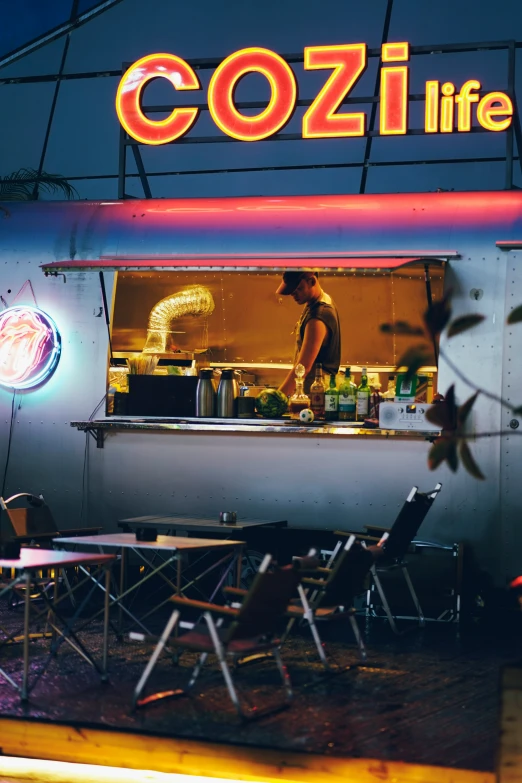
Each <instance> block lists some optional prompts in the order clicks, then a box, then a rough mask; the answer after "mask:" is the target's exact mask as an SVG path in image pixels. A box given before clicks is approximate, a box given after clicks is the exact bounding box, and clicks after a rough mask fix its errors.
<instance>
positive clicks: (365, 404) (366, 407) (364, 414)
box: [357, 367, 370, 421]
mask: <svg viewBox="0 0 522 783" xmlns="http://www.w3.org/2000/svg"><path fill="white" fill-rule="evenodd" d="M369 412H370V387H369V386H368V375H367V369H366V367H363V368H362V373H361V382H360V384H359V386H358V387H357V421H363V419H366V418H368V415H369Z"/></svg>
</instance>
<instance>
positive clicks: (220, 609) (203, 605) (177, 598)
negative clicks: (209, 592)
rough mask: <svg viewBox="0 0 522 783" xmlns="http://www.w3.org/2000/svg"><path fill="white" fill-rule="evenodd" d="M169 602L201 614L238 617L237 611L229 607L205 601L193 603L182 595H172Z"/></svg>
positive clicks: (193, 601)
mask: <svg viewBox="0 0 522 783" xmlns="http://www.w3.org/2000/svg"><path fill="white" fill-rule="evenodd" d="M169 600H170V601H172V602H173V603H175V604H177V606H186V607H187V608H188V609H199V610H200V611H201V612H212V613H213V614H222V615H224V616H225V617H237V615H238V610H237V609H232V607H230V606H220V605H219V604H209V603H207V602H206V601H195V600H193V599H192V598H184V597H183V596H182V595H173V596H171V597H170V599H169Z"/></svg>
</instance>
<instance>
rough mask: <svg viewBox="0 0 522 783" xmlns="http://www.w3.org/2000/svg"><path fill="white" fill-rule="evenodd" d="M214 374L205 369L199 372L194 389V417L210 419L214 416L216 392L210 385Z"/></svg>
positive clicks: (210, 370)
mask: <svg viewBox="0 0 522 783" xmlns="http://www.w3.org/2000/svg"><path fill="white" fill-rule="evenodd" d="M213 374H214V372H213V370H212V369H211V368H207V367H205V368H204V369H202V370H200V371H199V380H198V385H197V387H196V416H198V417H199V418H211V417H212V416H215V414H216V392H215V391H214V384H213V383H212V376H213Z"/></svg>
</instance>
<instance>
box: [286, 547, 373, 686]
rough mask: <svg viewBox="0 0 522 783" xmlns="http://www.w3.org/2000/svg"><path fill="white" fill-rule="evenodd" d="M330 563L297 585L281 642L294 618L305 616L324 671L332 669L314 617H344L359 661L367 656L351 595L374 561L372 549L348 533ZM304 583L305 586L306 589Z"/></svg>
mask: <svg viewBox="0 0 522 783" xmlns="http://www.w3.org/2000/svg"><path fill="white" fill-rule="evenodd" d="M338 549H340V551H339V553H338V555H337V557H336V558H335V559H334V561H333V562H332V563H331V564H330V567H326V568H323V567H318V568H316V574H317V576H315V575H314V576H312V577H305V578H303V579H302V584H301V585H300V586H299V603H297V602H295V601H294V602H292V604H291V605H290V606H289V607H288V610H287V613H288V614H289V616H290V620H289V622H288V625H287V627H286V631H285V633H284V634H283V637H282V639H281V643H284V641H286V639H287V637H288V634H289V633H290V631H291V630H292V627H293V625H294V624H295V622H296V620H299V619H304V620H305V621H306V622H307V623H308V625H309V627H310V631H311V633H312V637H313V639H314V642H315V646H316V648H317V652H318V654H319V658H320V660H321V663H322V664H323V666H324V668H325V669H326V670H327V671H332V667H331V666H330V664H329V663H328V660H327V658H326V654H325V651H324V648H323V645H322V643H321V639H320V636H319V632H318V630H317V623H316V620H319V621H330V620H337V619H339V618H341V617H347V618H348V620H349V622H350V625H351V628H352V631H353V635H354V637H355V641H356V642H357V647H358V650H359V656H360V658H361V660H362V661H365V660H366V657H367V655H366V648H365V646H364V642H363V639H362V636H361V632H360V630H359V626H358V624H357V619H356V617H355V613H356V610H355V607H354V599H355V596H356V595H358V594H359V593H360V592H361V591H362V590H363V586H364V579H365V577H366V576H367V574H368V572H369V571H370V569H371V567H372V565H373V562H374V561H373V555H372V553H371V552H370V551H369V550H367V549H365V548H363V547H362V546H361V545H360V544H358V543H357V542H356V541H355V536H354V535H351V536H350V537H349V538H348V541H346V543H345V544H344V546H340V547H338ZM305 587H306V588H307V589H306V590H305Z"/></svg>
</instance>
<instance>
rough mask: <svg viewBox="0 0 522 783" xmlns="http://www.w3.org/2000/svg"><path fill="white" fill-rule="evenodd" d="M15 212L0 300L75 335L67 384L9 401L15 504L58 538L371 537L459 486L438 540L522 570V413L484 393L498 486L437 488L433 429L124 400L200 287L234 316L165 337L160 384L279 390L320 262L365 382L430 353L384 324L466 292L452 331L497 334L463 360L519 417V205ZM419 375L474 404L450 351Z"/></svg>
mask: <svg viewBox="0 0 522 783" xmlns="http://www.w3.org/2000/svg"><path fill="white" fill-rule="evenodd" d="M5 207H6V213H5V219H3V220H2V221H1V223H2V225H1V232H0V258H2V264H3V266H4V271H3V272H2V276H3V280H4V281H5V284H4V288H3V291H4V293H3V299H2V303H3V305H4V306H13V305H20V306H29V310H30V309H31V307H37V308H39V309H40V310H41V311H43V312H44V313H46V314H47V315H48V316H49V317H50V318H51V319H52V320H53V322H54V324H55V325H56V330H57V332H58V333H59V335H60V340H61V342H59V343H58V342H57V343H56V354H57V355H56V358H55V366H53V367H51V368H50V370H53V371H52V372H49V375H48V377H43V378H39V379H38V383H37V385H36V386H34V387H32V388H20V389H18V390H17V389H14V390H13V388H9V385H8V384H6V385H4V386H2V387H0V407H1V416H0V421H1V427H2V437H1V440H0V464H2V465H5V466H6V467H5V476H4V492H5V494H13V493H15V492H18V491H30V492H33V493H35V494H38V493H42V494H43V495H44V497H45V498H46V500H47V501H48V503H49V504H50V505H51V507H52V508H53V512H54V514H55V516H56V517H57V519H58V521H59V526H60V529H65V528H67V527H68V526H72V525H74V524H77V522H78V521H79V520H80V519H83V520H87V519H89V520H90V521H93V522H94V521H95V522H96V524H102V525H103V527H104V529H105V530H106V531H107V532H110V531H115V530H116V526H117V522H118V520H120V519H122V518H124V517H131V516H138V515H147V514H156V513H157V514H162V513H170V514H180V515H182V514H186V515H192V516H202V517H216V518H217V516H218V514H219V511H220V510H222V509H229V508H230V509H237V511H238V513H239V514H243V515H246V516H248V517H251V518H263V519H274V521H275V520H282V519H284V520H287V521H288V525H289V526H290V527H291V528H300V529H305V530H309V531H312V530H317V531H320V530H334V529H337V528H342V529H351V530H357V529H361V528H362V526H363V525H368V524H374V525H389V524H391V523H392V521H393V519H394V518H395V516H396V513H397V510H398V509H399V507H400V506H401V504H402V502H403V501H404V499H405V497H406V495H407V494H408V492H409V490H410V488H411V486H412V485H414V484H415V485H418V486H419V487H420V488H421V489H431V488H432V485H434V484H435V483H436V482H437V481H441V482H442V484H443V492H442V493H441V497H440V500H439V501H438V503H437V504H435V506H434V508H433V510H432V512H431V513H430V515H429V516H428V518H427V521H426V523H425V526H424V527H423V530H422V537H423V538H424V539H427V540H430V539H431V540H434V541H437V542H440V543H443V544H452V543H453V542H463V543H465V544H467V545H469V547H470V549H471V551H472V552H473V556H474V558H475V559H476V561H477V563H478V564H479V567H480V568H481V569H482V570H483V571H484V572H486V573H487V574H488V575H490V576H491V577H493V579H494V581H495V583H496V584H499V585H502V584H504V583H505V580H506V578H508V577H510V576H511V575H512V574H514V573H515V572H517V569H519V562H520V555H519V552H520V548H521V545H522V533H521V532H520V524H519V516H520V508H521V506H522V486H521V482H520V481H519V466H520V464H521V463H520V454H521V448H522V446H521V445H520V438H519V437H517V436H518V432H519V430H517V428H518V417H517V416H516V415H515V414H513V413H512V412H511V411H510V410H507V409H502V408H501V407H500V406H499V405H497V404H495V403H493V402H492V401H491V400H489V399H487V398H486V397H483V396H481V397H479V399H478V401H477V404H476V406H475V407H474V409H473V417H472V421H471V425H470V426H471V428H472V431H475V432H480V433H485V432H491V433H502V436H498V435H495V436H491V437H481V438H479V439H477V440H476V442H472V443H471V448H472V450H473V453H474V455H475V457H476V459H477V461H478V462H479V464H480V466H481V468H482V470H483V472H484V474H485V475H486V480H485V481H477V480H476V479H474V478H472V477H471V476H469V475H468V474H467V473H466V472H465V471H464V470H463V468H462V467H461V468H460V469H459V470H458V471H457V472H456V473H455V474H453V473H451V472H450V471H449V470H448V469H447V467H445V466H443V467H441V468H439V469H438V470H437V472H436V474H435V475H434V474H433V473H430V471H429V469H428V466H427V453H428V449H429V445H430V441H432V440H433V438H434V437H435V436H436V435H437V433H435V432H433V431H428V428H427V427H423V422H422V421H419V422H418V423H417V424H415V425H414V426H415V428H414V429H410V430H408V431H405V430H403V429H399V428H397V427H399V426H400V425H397V427H394V428H393V429H391V428H386V429H385V428H381V429H379V428H377V429H365V428H364V427H362V426H361V425H354V424H353V423H351V424H350V423H344V424H343V423H336V422H315V423H314V424H312V425H300V424H299V423H298V422H291V421H287V420H283V419H280V420H278V421H267V420H264V419H261V418H257V419H255V420H252V419H248V420H246V419H245V420H243V419H221V420H216V419H209V420H205V419H197V418H195V417H193V416H186V415H183V416H179V415H178V416H176V415H173V416H170V417H165V416H154V415H146V414H144V415H134V416H130V415H121V414H118V412H117V410H115V409H114V408H113V407H112V405H113V401H114V398H112V394H113V392H114V388H115V387H116V388H117V387H118V380H117V379H118V377H121V372H122V368H123V365H125V364H126V359H128V358H129V357H132V356H134V355H137V354H139V353H141V351H142V350H143V347H144V345H145V343H146V340H147V337H148V327H150V322H149V316H150V314H151V311H152V310H153V308H154V306H155V305H156V304H157V303H158V302H159V301H161V300H163V299H164V298H165V297H169V296H170V295H173V294H176V292H180V291H183V290H186V289H187V287H188V288H190V286H203V287H205V288H206V289H207V290H208V291H210V292H211V294H212V298H213V301H214V309H213V311H212V313H211V314H210V315H209V314H208V313H207V314H206V315H205V316H204V317H203V318H201V316H198V313H197V312H195V313H194V312H191V311H190V308H189V309H188V310H185V311H183V312H180V313H178V315H179V318H178V320H176V318H175V317H174V316H173V317H172V318H171V320H170V322H169V323H167V324H166V325H165V329H166V331H167V332H169V335H168V340H169V341H170V342H169V345H167V346H166V350H165V351H164V352H163V354H162V356H163V359H164V361H163V362H162V364H163V365H164V367H163V370H162V371H163V372H164V373H165V372H167V371H168V368H169V366H176V365H178V366H180V367H182V368H183V367H184V368H185V370H182V371H185V372H191V371H192V372H193V371H194V368H195V367H197V366H198V364H199V363H200V362H201V361H202V360H204V361H205V363H206V364H208V365H210V366H214V367H216V368H218V369H219V368H222V367H225V366H227V367H233V368H236V369H238V370H241V371H242V372H243V373H244V377H245V378H246V379H248V382H250V383H251V384H254V386H256V387H262V386H264V385H269V386H277V384H278V382H280V379H281V378H282V377H283V375H284V374H285V373H286V372H287V371H288V368H290V367H291V366H292V354H293V340H294V337H293V334H292V327H293V324H294V322H295V320H296V319H297V317H298V315H299V311H298V308H297V307H296V305H295V303H294V302H293V301H283V300H282V299H278V298H277V297H276V296H275V293H274V292H275V290H276V288H277V285H278V281H279V280H280V276H281V272H282V271H283V270H285V269H292V268H297V269H302V268H312V269H316V270H319V273H320V280H321V283H322V285H323V287H324V289H325V290H326V291H328V293H330V294H331V295H332V296H333V298H334V300H335V301H336V303H337V305H338V307H339V312H340V317H341V323H342V340H343V343H342V356H341V366H342V367H345V366H347V365H349V366H351V367H352V369H353V371H354V372H355V375H356V376H357V373H358V372H360V370H361V367H362V366H367V367H368V370H369V371H370V372H373V373H378V374H379V376H380V378H381V381H384V380H385V378H386V376H387V375H389V374H390V373H393V372H394V368H395V365H396V362H397V360H398V358H399V356H400V355H401V353H402V352H403V351H404V349H405V348H406V347H408V345H409V344H410V343H411V341H412V339H413V338H412V337H409V336H404V335H401V334H400V333H395V332H394V333H384V332H382V331H381V330H380V324H382V323H384V322H397V321H400V320H408V321H409V322H411V323H413V324H418V323H420V322H421V318H422V313H423V311H424V309H425V308H426V297H427V295H428V296H429V295H431V296H432V297H433V299H435V300H436V299H440V297H441V296H442V294H443V291H447V290H449V289H451V290H452V292H453V299H452V301H453V313H454V316H458V315H463V314H466V313H475V312H480V313H482V314H483V315H484V316H485V319H484V321H483V322H482V323H481V324H480V325H478V326H477V327H476V328H475V329H473V330H470V331H468V332H466V333H463V334H461V335H458V336H456V337H453V338H451V339H447V338H443V339H442V341H441V348H443V353H444V355H445V356H447V357H448V359H449V360H450V361H451V363H452V364H453V365H454V366H455V367H457V368H458V369H459V370H460V372H463V373H464V374H465V375H466V376H467V377H469V378H470V379H472V381H473V382H474V383H476V384H478V385H479V386H481V387H483V388H485V389H487V390H488V391H489V392H492V393H494V394H495V395H498V396H502V397H504V398H505V399H507V400H508V401H511V400H513V403H514V406H515V405H516V404H519V403H520V401H521V399H520V396H521V394H520V388H521V384H520V376H521V372H522V368H521V367H520V355H521V347H522V332H521V331H520V329H517V327H516V326H513V327H508V326H506V317H507V315H508V313H509V312H510V310H511V309H513V307H514V306H516V305H518V304H519V303H520V302H522V274H521V271H520V258H521V253H522V194H521V193H520V192H517V191H510V192H509V191H508V192H492V193H488V192H474V193H452V192H449V193H448V192H446V193H426V194H420V193H416V194H398V195H347V196H295V197H281V198H267V197H257V198H223V199H177V200H173V199H172V200H171V199H160V200H155V199H147V200H131V201H104V202H41V203H38V202H29V203H24V204H15V203H13V204H9V205H5ZM20 289H21V290H20ZM286 299H287V300H288V299H291V297H287V298H286ZM0 315H1V313H0ZM13 339H14V340H15V343H16V339H18V338H17V337H16V335H15V337H14V338H13ZM11 347H12V345H11ZM15 347H16V345H15ZM22 351H23V346H22ZM111 357H112V361H111ZM58 359H59V360H58ZM421 372H425V374H426V375H427V376H429V377H431V378H433V382H434V387H435V388H436V389H438V391H439V392H442V393H444V392H445V391H446V389H447V388H448V387H449V386H450V384H451V383H455V385H456V393H457V398H458V400H460V401H463V400H465V399H466V398H467V397H469V396H470V394H471V393H472V389H470V388H469V387H468V386H467V385H466V384H465V383H464V382H463V381H462V380H461V379H460V378H459V377H457V375H456V374H455V372H454V371H453V369H452V368H451V367H450V366H448V364H447V362H446V361H445V360H444V358H442V357H441V358H440V362H439V366H438V367H437V365H436V362H435V358H434V360H433V365H430V366H427V367H426V368H424V369H423V370H422V371H421ZM118 373H120V376H118ZM115 379H116V380H115ZM4 384H5V379H4ZM107 400H109V404H108V402H107ZM348 425H349V426H348ZM79 431H80V432H79ZM82 433H83V434H82Z"/></svg>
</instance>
